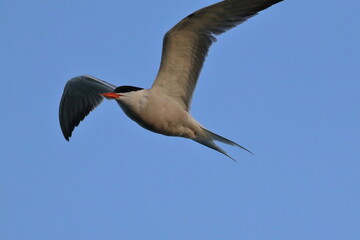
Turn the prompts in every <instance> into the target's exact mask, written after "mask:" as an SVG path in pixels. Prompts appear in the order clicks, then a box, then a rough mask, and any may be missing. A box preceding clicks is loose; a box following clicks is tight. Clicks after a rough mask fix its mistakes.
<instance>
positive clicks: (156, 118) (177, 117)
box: [120, 104, 195, 138]
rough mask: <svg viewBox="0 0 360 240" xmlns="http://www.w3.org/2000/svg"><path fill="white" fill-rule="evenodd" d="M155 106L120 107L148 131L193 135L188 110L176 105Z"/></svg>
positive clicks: (180, 135) (174, 134) (168, 134)
mask: <svg viewBox="0 0 360 240" xmlns="http://www.w3.org/2000/svg"><path fill="white" fill-rule="evenodd" d="M120 106H121V105H120ZM157 106H158V107H154V105H151V104H149V105H147V106H145V107H143V108H139V109H131V108H127V107H124V106H121V108H122V109H123V111H124V112H125V114H126V115H127V116H128V117H129V118H130V119H132V120H133V121H135V122H136V123H137V124H139V125H140V126H142V127H143V128H145V129H147V130H149V131H152V132H155V133H159V134H163V135H167V136H179V137H186V138H194V137H195V135H194V130H193V129H194V127H195V126H194V125H195V124H194V123H193V119H192V117H191V116H190V114H189V113H188V112H186V111H185V110H183V109H182V108H181V107H179V106H177V105H173V106H172V105H170V106H168V105H165V106H161V107H159V105H157Z"/></svg>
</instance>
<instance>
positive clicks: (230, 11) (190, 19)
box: [152, 0, 282, 110]
mask: <svg viewBox="0 0 360 240" xmlns="http://www.w3.org/2000/svg"><path fill="white" fill-rule="evenodd" d="M281 1H282V0H225V1H222V2H219V3H216V4H214V5H211V6H208V7H205V8H203V9H200V10H198V11H196V12H194V13H192V14H190V15H189V16H187V17H186V18H184V19H183V20H181V21H180V22H179V23H178V24H176V25H175V26H174V27H173V28H172V29H171V30H170V31H168V32H167V33H166V35H165V37H164V41H163V51H162V58H161V64H160V69H159V72H158V75H157V77H156V79H155V81H154V84H153V86H152V88H153V89H154V90H155V89H156V90H157V91H162V92H163V93H165V94H167V95H169V96H172V97H174V98H175V99H176V100H177V101H178V102H179V103H180V104H181V105H182V106H183V107H184V109H185V110H189V107H190V103H191V97H192V94H193V91H194V88H195V85H196V82H197V79H198V76H199V74H200V71H201V68H202V65H203V63H204V60H205V57H206V55H207V52H208V50H209V47H210V46H211V44H212V43H213V42H214V41H216V38H215V35H220V34H222V33H224V32H225V31H227V30H229V29H230V28H233V27H235V26H237V25H238V24H240V23H242V22H244V21H246V20H247V19H248V18H250V17H252V16H254V15H256V14H257V12H259V11H261V10H264V9H266V8H268V7H270V6H271V5H273V4H276V3H278V2H281Z"/></svg>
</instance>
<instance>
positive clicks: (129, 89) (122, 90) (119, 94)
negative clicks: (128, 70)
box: [100, 86, 143, 99]
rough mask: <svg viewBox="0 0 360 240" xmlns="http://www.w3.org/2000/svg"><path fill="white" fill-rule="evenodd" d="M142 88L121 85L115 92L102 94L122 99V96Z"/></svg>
mask: <svg viewBox="0 0 360 240" xmlns="http://www.w3.org/2000/svg"><path fill="white" fill-rule="evenodd" d="M142 89H143V88H139V87H133V86H120V87H117V88H115V90H114V91H113V92H108V93H101V94H100V95H102V96H104V97H106V98H108V99H120V98H121V97H123V96H126V95H128V94H129V93H131V92H136V91H139V90H142Z"/></svg>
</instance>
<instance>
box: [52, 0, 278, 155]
mask: <svg viewBox="0 0 360 240" xmlns="http://www.w3.org/2000/svg"><path fill="white" fill-rule="evenodd" d="M281 1H282V0H225V1H222V2H218V3H216V4H213V5H210V6H207V7H205V8H202V9H200V10H198V11H195V12H193V13H192V14H190V15H188V16H187V17H185V18H184V19H182V20H181V21H180V22H179V23H177V24H176V25H175V26H174V27H173V28H172V29H170V30H169V31H168V32H167V33H166V34H165V36H164V40H163V50H162V58H161V64H160V68H159V71H158V74H157V76H156V78H155V81H154V83H153V85H152V86H151V88H149V89H143V88H139V87H133V86H120V87H116V86H115V85H112V84H110V83H107V82H105V81H103V80H100V79H97V78H95V77H92V76H89V75H82V76H78V77H75V78H72V79H70V80H69V81H68V82H67V83H66V85H65V88H64V92H63V95H62V98H61V101H60V109H59V119H60V126H61V130H62V133H63V135H64V137H65V139H66V140H69V138H70V137H71V134H72V132H73V130H74V128H75V127H76V126H78V125H79V123H80V121H82V120H83V119H84V118H85V117H86V116H87V115H88V114H89V113H90V112H91V111H92V110H93V109H94V108H96V107H97V106H98V105H99V104H100V103H101V102H102V100H103V99H104V98H107V99H115V100H116V102H117V103H118V104H119V105H120V107H121V108H122V110H123V111H124V112H125V114H126V115H127V116H128V117H129V118H131V119H132V120H134V121H135V122H136V123H138V124H139V125H140V126H142V127H143V128H145V129H147V130H150V131H152V132H155V133H159V134H163V135H167V136H178V137H184V138H189V139H191V140H194V141H196V142H198V143H200V144H203V145H205V146H207V147H210V148H212V149H214V150H216V151H218V152H220V153H222V154H224V155H226V156H227V157H229V158H231V159H233V158H232V157H231V156H229V155H228V154H227V153H226V152H225V151H224V150H223V149H221V148H220V147H219V146H218V145H217V144H216V143H215V142H214V141H218V142H221V143H225V144H229V145H233V146H237V147H240V148H242V149H244V150H246V151H248V152H250V151H249V150H248V149H246V148H244V147H242V146H240V145H239V144H237V143H235V142H233V141H231V140H229V139H226V138H224V137H222V136H219V135H217V134H215V133H213V132H211V131H209V130H207V129H206V128H205V127H203V126H202V125H201V124H200V123H198V122H197V121H196V120H195V119H194V118H193V117H192V116H191V115H190V113H189V109H190V104H191V98H192V95H193V92H194V88H195V85H196V82H197V79H198V77H199V74H200V71H201V68H202V66H203V63H204V60H205V57H206V55H207V52H208V50H209V48H210V46H211V44H212V43H214V42H215V41H216V37H215V36H216V35H220V34H222V33H224V32H225V31H227V30H229V29H231V28H233V27H235V26H237V25H239V24H240V23H243V22H244V21H246V20H247V19H249V18H250V17H253V16H255V15H256V14H257V13H258V12H259V11H261V10H264V9H266V8H268V7H270V6H271V5H273V4H276V3H278V2H281ZM250 153H251V152H250ZM233 160H234V159H233Z"/></svg>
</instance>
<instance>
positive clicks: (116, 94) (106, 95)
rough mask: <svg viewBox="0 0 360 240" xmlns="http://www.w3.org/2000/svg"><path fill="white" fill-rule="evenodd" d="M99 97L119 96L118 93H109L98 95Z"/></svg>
mask: <svg viewBox="0 0 360 240" xmlns="http://www.w3.org/2000/svg"><path fill="white" fill-rule="evenodd" d="M100 95H102V96H104V97H106V98H118V97H119V96H121V95H120V94H118V93H114V92H109V93H100Z"/></svg>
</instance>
